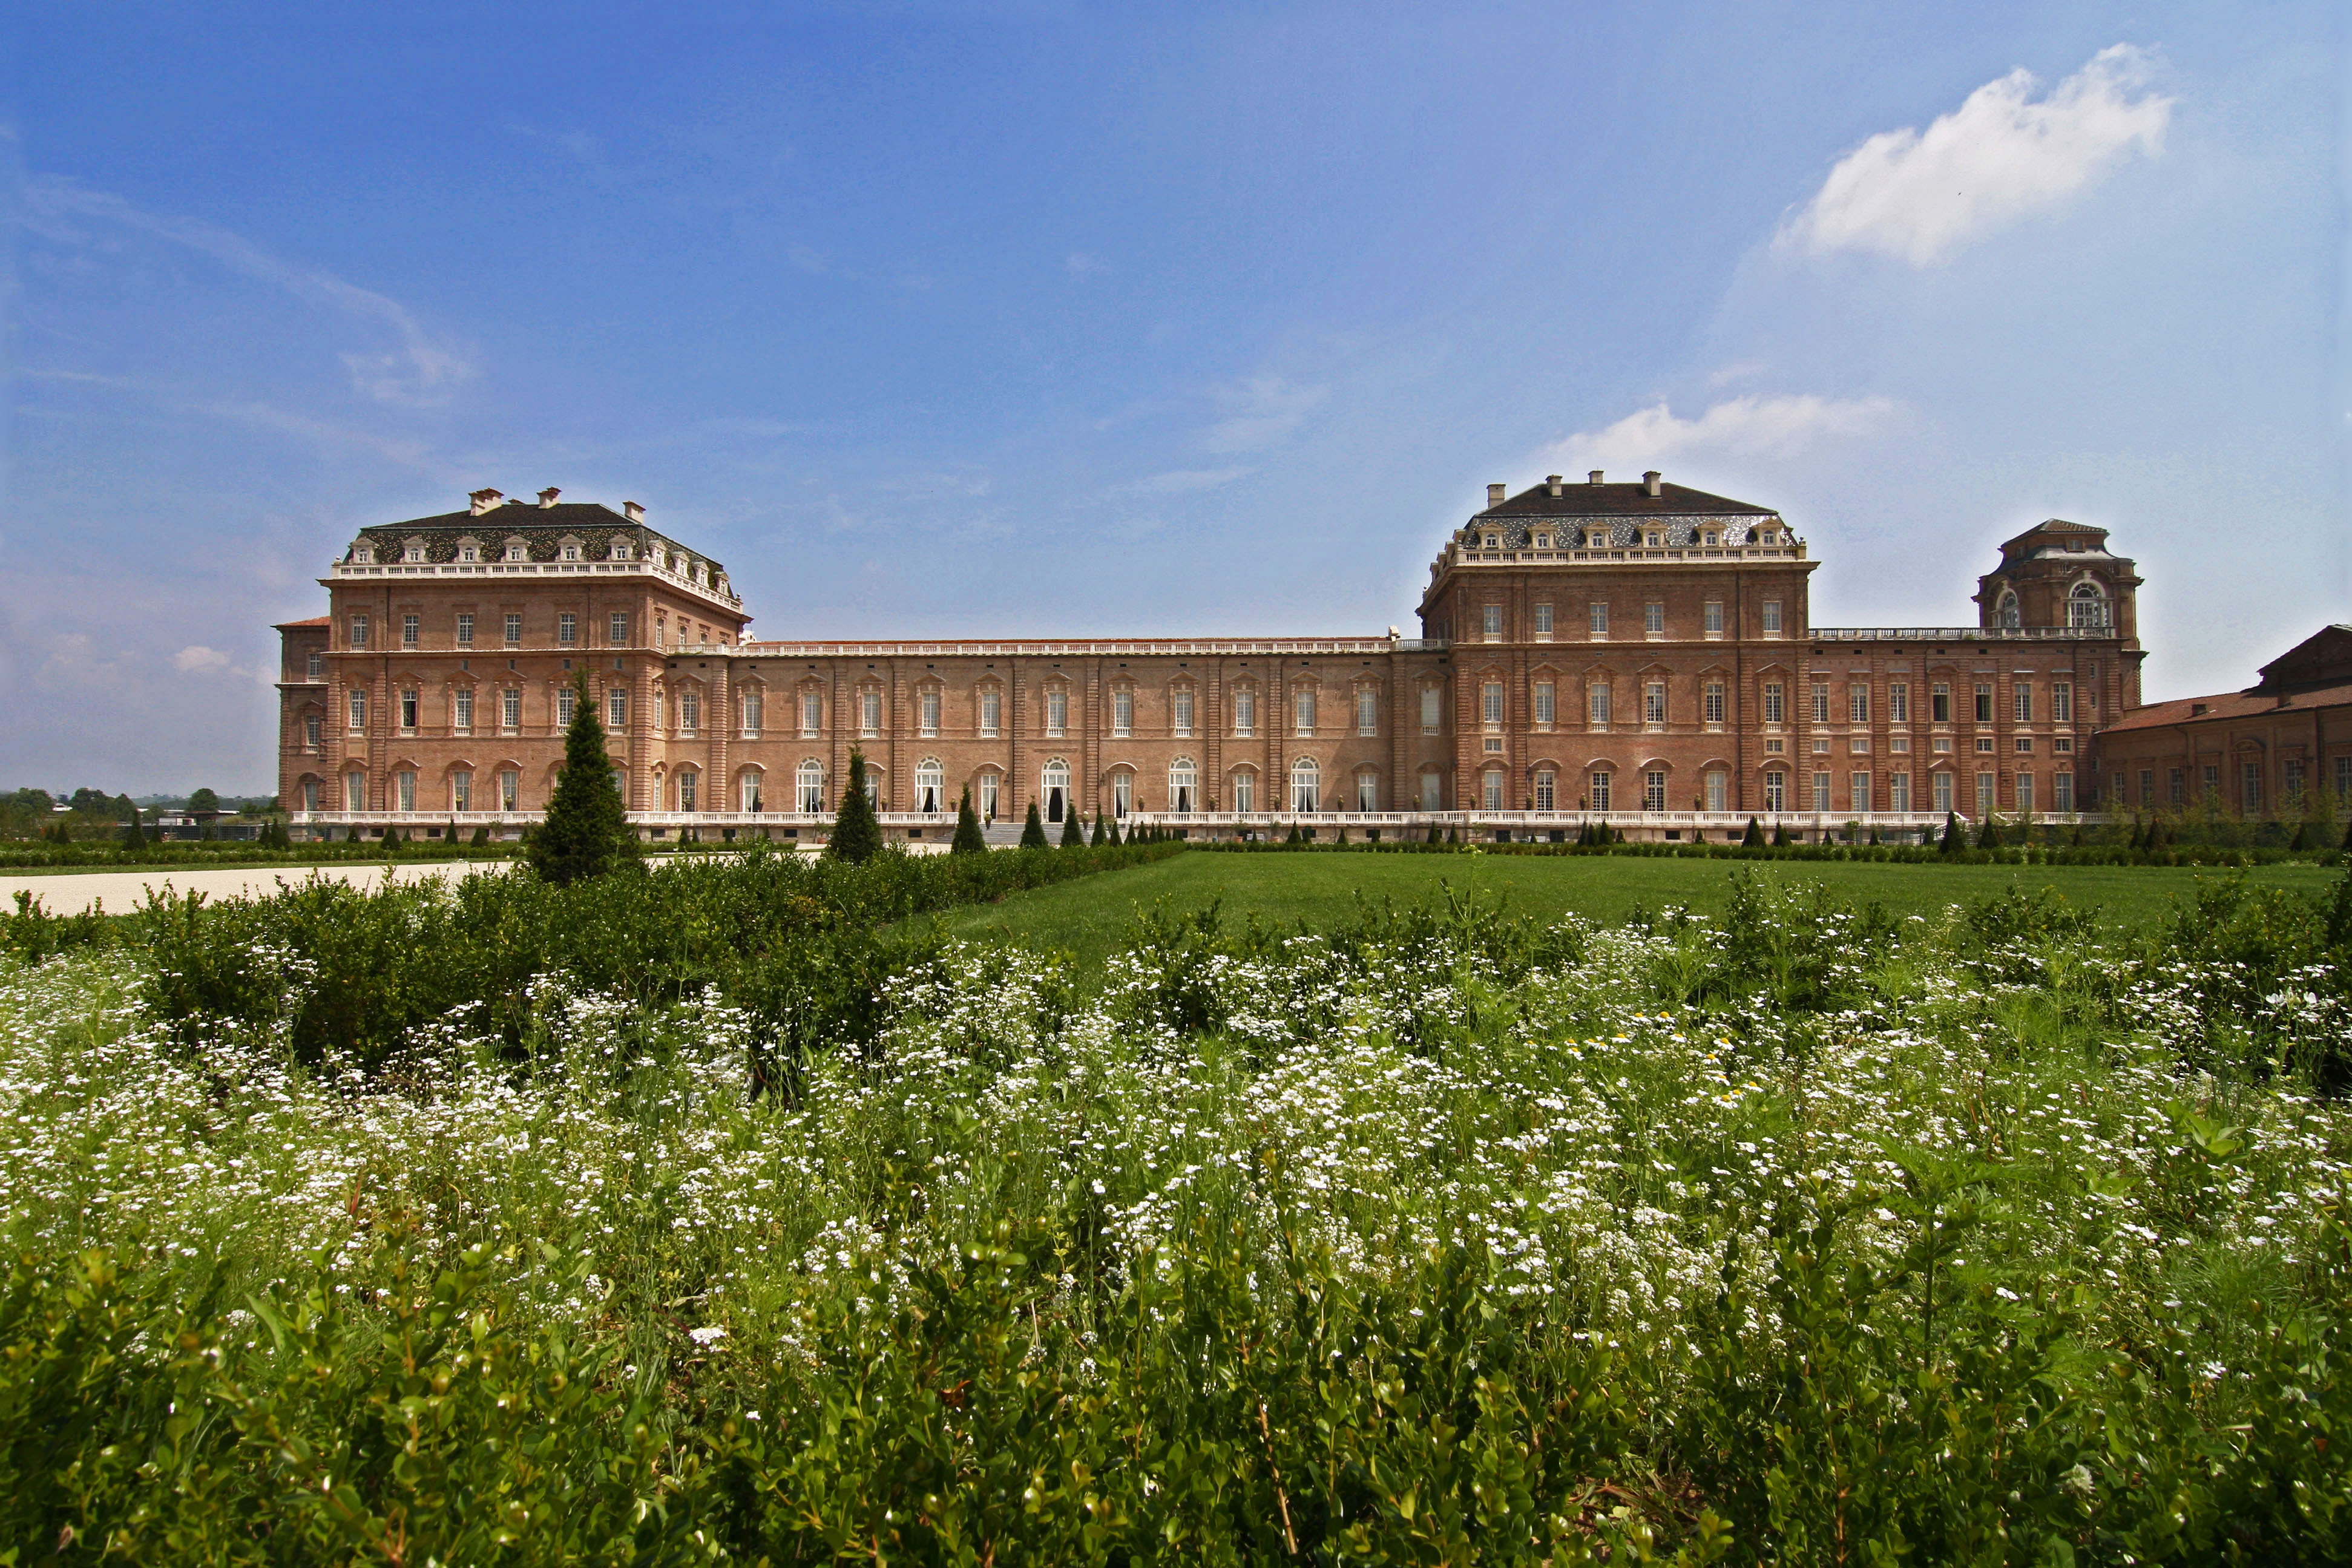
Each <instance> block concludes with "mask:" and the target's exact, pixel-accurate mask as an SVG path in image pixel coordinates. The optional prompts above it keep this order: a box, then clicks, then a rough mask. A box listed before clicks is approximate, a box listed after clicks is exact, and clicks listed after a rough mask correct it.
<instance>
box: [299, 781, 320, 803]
mask: <svg viewBox="0 0 2352 1568" xmlns="http://www.w3.org/2000/svg"><path fill="white" fill-rule="evenodd" d="M318 809H319V781H318V780H317V779H303V780H302V810H306V811H315V810H318Z"/></svg>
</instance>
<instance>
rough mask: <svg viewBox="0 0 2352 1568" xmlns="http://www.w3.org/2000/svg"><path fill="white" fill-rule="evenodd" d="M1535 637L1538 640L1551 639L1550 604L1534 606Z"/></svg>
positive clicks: (1545, 640)
mask: <svg viewBox="0 0 2352 1568" xmlns="http://www.w3.org/2000/svg"><path fill="white" fill-rule="evenodd" d="M1536 637H1537V639H1538V641H1540V642H1549V641H1550V640H1551V606H1550V605H1549V604H1538V605H1537V606H1536Z"/></svg>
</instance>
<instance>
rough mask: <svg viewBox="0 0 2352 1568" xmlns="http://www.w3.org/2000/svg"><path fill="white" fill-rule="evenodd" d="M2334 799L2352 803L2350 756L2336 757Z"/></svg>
mask: <svg viewBox="0 0 2352 1568" xmlns="http://www.w3.org/2000/svg"><path fill="white" fill-rule="evenodd" d="M2336 800H2339V801H2342V802H2345V803H2347V804H2352V757H2339V758H2336Z"/></svg>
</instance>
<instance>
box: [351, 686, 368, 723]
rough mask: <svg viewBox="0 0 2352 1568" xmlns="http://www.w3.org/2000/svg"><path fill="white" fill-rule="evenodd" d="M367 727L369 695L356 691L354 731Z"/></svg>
mask: <svg viewBox="0 0 2352 1568" xmlns="http://www.w3.org/2000/svg"><path fill="white" fill-rule="evenodd" d="M366 727H367V693H365V692H363V691H358V690H354V691H353V692H352V729H354V730H362V729H365V728H366Z"/></svg>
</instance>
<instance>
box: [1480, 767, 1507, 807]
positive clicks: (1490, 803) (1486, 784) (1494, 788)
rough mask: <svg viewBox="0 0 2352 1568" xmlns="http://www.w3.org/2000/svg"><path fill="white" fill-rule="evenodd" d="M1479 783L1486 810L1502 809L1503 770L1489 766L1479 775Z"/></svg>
mask: <svg viewBox="0 0 2352 1568" xmlns="http://www.w3.org/2000/svg"><path fill="white" fill-rule="evenodd" d="M1478 783H1479V793H1480V795H1481V798H1482V799H1483V800H1484V803H1485V805H1486V810H1489V811H1499V810H1502V809H1503V770H1502V769H1501V768H1488V769H1487V770H1486V772H1485V773H1484V774H1482V775H1480V776H1479V780H1478Z"/></svg>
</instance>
